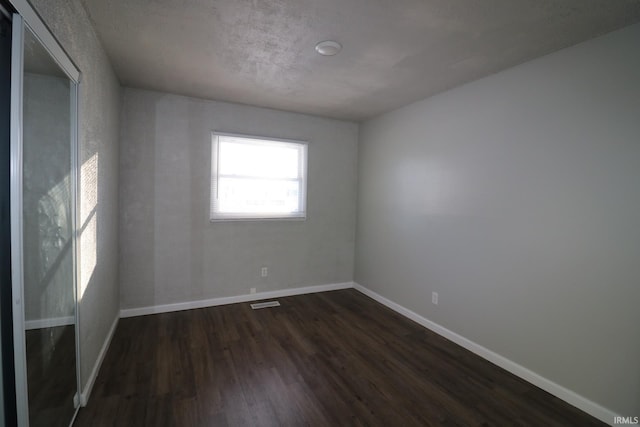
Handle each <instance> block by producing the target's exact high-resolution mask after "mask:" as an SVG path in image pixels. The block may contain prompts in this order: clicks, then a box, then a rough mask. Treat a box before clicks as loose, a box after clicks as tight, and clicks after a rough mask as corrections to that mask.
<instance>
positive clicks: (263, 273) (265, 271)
mask: <svg viewBox="0 0 640 427" xmlns="http://www.w3.org/2000/svg"><path fill="white" fill-rule="evenodd" d="M260 275H261V276H262V277H267V276H268V275H269V270H268V269H267V267H262V268H261V269H260Z"/></svg>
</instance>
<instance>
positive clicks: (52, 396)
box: [25, 325, 78, 427]
mask: <svg viewBox="0 0 640 427" xmlns="http://www.w3.org/2000/svg"><path fill="white" fill-rule="evenodd" d="M25 337H26V347H27V388H28V392H29V425H30V426H32V427H39V426H43V427H44V426H46V427H58V426H59V427H67V426H68V425H69V422H70V421H71V418H73V414H74V412H75V408H74V406H73V395H74V394H75V393H76V390H77V388H78V387H77V384H76V342H75V325H68V326H57V327H53V328H42V329H32V330H28V331H26V333H25Z"/></svg>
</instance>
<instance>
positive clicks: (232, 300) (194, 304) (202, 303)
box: [120, 282, 353, 318]
mask: <svg viewBox="0 0 640 427" xmlns="http://www.w3.org/2000/svg"><path fill="white" fill-rule="evenodd" d="M349 288H353V282H344V283H331V284H327V285H317V286H305V287H302V288H291V289H280V290H277V291H267V292H259V293H257V294H247V295H237V296H233V297H221V298H212V299H205V300H197V301H188V302H179V303H175V304H163V305H154V306H149V307H139V308H127V309H124V310H120V317H121V318H124V317H135V316H145V315H148V314H158V313H169V312H172V311H182V310H191V309H194V308H204V307H215V306H218V305H227V304H236V303H239V302H249V301H258V300H262V299H270V298H282V297H289V296H293V295H303V294H314V293H318V292H327V291H337V290H339V289H349Z"/></svg>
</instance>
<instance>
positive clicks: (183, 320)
mask: <svg viewBox="0 0 640 427" xmlns="http://www.w3.org/2000/svg"><path fill="white" fill-rule="evenodd" d="M279 301H280V303H281V307H277V308H267V309H262V310H256V311H253V310H251V308H250V307H249V304H248V303H246V304H233V305H227V306H220V307H212V308H205V309H199V310H191V311H183V312H176V313H166V314H159V315H153V316H144V317H136V318H129V319H122V320H121V321H120V324H119V325H118V328H117V331H116V333H115V336H114V338H113V341H112V344H111V347H110V349H109V351H108V353H107V356H106V357H105V360H104V363H103V366H102V368H101V371H100V374H99V376H98V379H97V380H96V384H95V386H94V390H93V393H92V395H91V398H90V400H89V404H88V405H87V407H86V408H83V409H81V411H80V413H79V415H78V419H77V421H76V423H75V425H76V426H91V427H98V426H118V427H123V426H136V427H137V426H154V427H155V426H302V425H311V426H342V425H355V426H364V425H369V426H378V425H379V426H516V425H521V426H549V427H550V426H600V425H604V424H602V423H600V422H599V421H598V420H596V419H594V418H592V417H590V416H589V415H587V414H585V413H583V412H581V411H579V410H578V409H576V408H574V407H572V406H570V405H568V404H566V403H564V402H562V401H561V400H559V399H557V398H555V397H553V396H551V395H550V394H548V393H546V392H544V391H542V390H541V389H539V388H537V387H535V386H533V385H531V384H528V383H526V382H525V381H523V380H521V379H519V378H517V377H515V376H513V375H511V374H509V373H508V372H506V371H504V370H502V369H501V368H498V367H497V366H495V365H493V364H491V363H489V362H487V361H485V360H484V359H482V358H480V357H478V356H476V355H474V354H472V353H471V352H469V351H467V350H465V349H463V348H462V347H459V346H458V345H456V344H453V343H451V342H450V341H448V340H446V339H444V338H442V337H440V336H438V335H436V334H434V333H433V332H431V331H429V330H427V329H425V328H423V327H421V326H420V325H418V324H416V323H413V322H411V321H409V320H407V319H405V318H404V317H402V316H400V315H398V314H396V313H395V312H393V311H391V310H389V309H388V308H386V307H384V306H382V305H380V304H378V303H377V302H375V301H373V300H371V299H369V298H368V297H366V296H364V295H362V294H360V293H359V292H357V291H355V290H353V289H347V290H341V291H334V292H326V293H320V294H311V295H301V296H295V297H287V298H279Z"/></svg>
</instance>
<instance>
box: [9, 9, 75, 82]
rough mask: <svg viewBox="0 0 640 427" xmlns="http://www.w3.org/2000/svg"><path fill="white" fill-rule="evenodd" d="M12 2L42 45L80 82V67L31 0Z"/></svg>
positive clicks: (68, 74)
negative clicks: (72, 59)
mask: <svg viewBox="0 0 640 427" xmlns="http://www.w3.org/2000/svg"><path fill="white" fill-rule="evenodd" d="M10 2H11V4H12V5H13V7H14V8H15V9H16V11H17V12H18V13H19V14H20V15H22V18H23V19H24V21H25V22H26V24H27V26H28V27H29V29H30V30H31V32H32V33H33V34H34V35H35V36H36V37H37V38H38V39H39V40H40V43H42V46H43V47H44V48H45V49H46V50H47V51H48V52H49V54H50V55H51V57H52V58H53V59H54V60H55V61H56V62H57V63H58V65H59V66H60V68H62V69H63V70H64V72H65V73H66V74H67V76H68V77H69V79H71V80H72V81H73V82H74V83H78V82H79V81H80V71H79V70H78V67H76V65H75V64H74V63H73V62H72V61H71V59H70V58H69V56H68V55H67V53H66V52H65V51H64V49H62V46H60V43H58V41H57V40H56V38H55V37H54V36H53V34H51V32H50V31H49V29H48V28H47V26H46V25H45V23H44V22H42V19H40V16H38V14H37V13H36V11H35V10H33V8H32V7H31V5H30V4H29V2H28V1H27V0H10Z"/></svg>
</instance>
